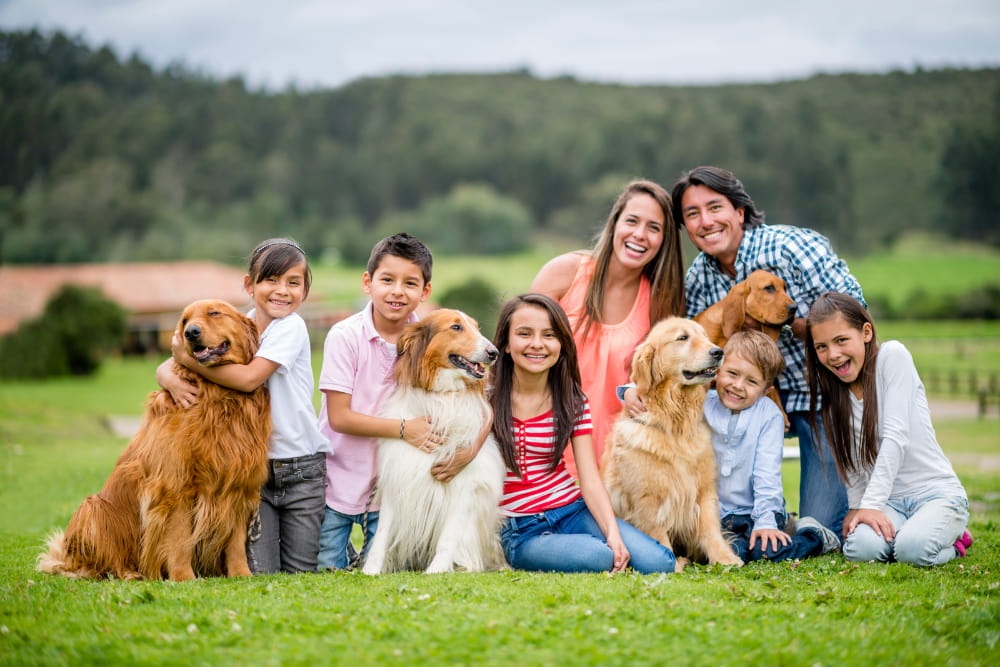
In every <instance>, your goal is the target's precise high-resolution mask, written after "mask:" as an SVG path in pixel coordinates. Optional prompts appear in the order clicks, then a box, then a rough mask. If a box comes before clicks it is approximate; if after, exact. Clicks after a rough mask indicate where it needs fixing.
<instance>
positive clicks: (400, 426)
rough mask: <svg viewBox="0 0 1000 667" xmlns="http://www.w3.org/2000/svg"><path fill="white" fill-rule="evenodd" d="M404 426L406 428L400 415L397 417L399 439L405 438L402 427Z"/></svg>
mask: <svg viewBox="0 0 1000 667" xmlns="http://www.w3.org/2000/svg"><path fill="white" fill-rule="evenodd" d="M404 428H406V420H405V419H403V418H402V417H400V418H399V439H400V440H405V439H406V438H404V437H403V429H404Z"/></svg>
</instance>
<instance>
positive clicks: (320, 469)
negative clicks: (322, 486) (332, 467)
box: [299, 462, 326, 482]
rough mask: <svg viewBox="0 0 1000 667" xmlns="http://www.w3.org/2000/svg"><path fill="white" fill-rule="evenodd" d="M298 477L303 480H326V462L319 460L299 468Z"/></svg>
mask: <svg viewBox="0 0 1000 667" xmlns="http://www.w3.org/2000/svg"><path fill="white" fill-rule="evenodd" d="M299 479H301V480H302V481H303V482H318V481H321V480H322V481H324V482H325V481H326V463H325V462H320V463H315V464H312V465H307V466H304V467H302V468H299Z"/></svg>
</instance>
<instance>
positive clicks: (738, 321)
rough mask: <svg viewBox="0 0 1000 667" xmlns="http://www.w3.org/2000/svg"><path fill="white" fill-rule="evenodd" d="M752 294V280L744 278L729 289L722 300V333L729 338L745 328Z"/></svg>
mask: <svg viewBox="0 0 1000 667" xmlns="http://www.w3.org/2000/svg"><path fill="white" fill-rule="evenodd" d="M748 296H750V281H749V280H744V281H743V282H741V283H739V284H737V285H736V286H734V287H733V289H731V290H729V294H727V295H726V298H725V299H724V300H723V302H722V335H724V336H725V337H726V339H727V340H728V339H729V338H731V337H732V335H733V334H734V333H736V332H737V331H739V330H740V329H742V328H743V323H744V322H745V321H746V318H747V297H748Z"/></svg>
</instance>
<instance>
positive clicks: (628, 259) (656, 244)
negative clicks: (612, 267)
mask: <svg viewBox="0 0 1000 667" xmlns="http://www.w3.org/2000/svg"><path fill="white" fill-rule="evenodd" d="M665 218H666V215H665V214H664V212H663V209H662V208H660V205H659V204H658V203H657V202H656V200H655V199H653V198H652V197H651V196H650V195H648V194H645V193H643V192H639V193H636V194H634V195H632V197H631V198H629V200H628V202H626V204H625V207H624V208H623V209H622V212H621V215H619V216H618V220H617V222H616V223H615V233H614V237H613V248H614V257H615V259H616V260H617V261H618V263H620V264H621V265H622V266H623V267H625V268H629V269H642V268H643V267H645V266H646V265H647V264H649V263H650V262H651V261H653V258H654V257H656V254H657V253H658V252H659V251H660V246H662V245H663V229H664V226H665V224H664V220H665Z"/></svg>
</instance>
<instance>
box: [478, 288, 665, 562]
mask: <svg viewBox="0 0 1000 667" xmlns="http://www.w3.org/2000/svg"><path fill="white" fill-rule="evenodd" d="M493 342H494V344H495V345H496V347H497V349H498V350H500V358H499V359H498V360H497V363H496V364H495V365H494V367H493V374H492V376H491V393H490V402H491V404H492V407H493V415H494V422H493V434H494V435H495V436H496V438H497V441H498V443H499V444H500V451H501V453H502V454H503V458H504V462H505V463H506V464H507V477H506V479H505V481H504V495H503V499H502V501H501V503H500V509H501V512H502V513H503V515H504V516H505V517H506V518H505V520H504V523H503V528H502V530H501V533H500V540H501V542H502V544H503V549H504V554H505V555H506V557H507V561H508V562H509V563H510V564H511V566H513V567H514V568H516V569H519V570H541V571H546V572H607V571H611V572H620V571H622V570H624V569H625V567H626V566H629V565H631V566H632V567H633V568H634V569H636V570H638V571H639V572H642V573H643V574H648V573H651V572H673V571H674V565H675V559H674V554H673V552H672V551H670V549H668V548H666V547H664V546H663V545H661V544H660V543H659V542H657V541H656V540H654V539H653V538H651V537H649V536H647V535H645V534H644V533H642V532H641V531H639V530H638V529H637V528H634V527H633V526H631V525H629V524H628V523H626V522H624V521H622V520H620V519H616V518H615V515H614V511H613V510H612V509H611V500H610V499H609V498H608V492H607V490H606V489H605V488H604V483H603V482H602V481H601V477H600V474H599V473H598V471H597V459H596V455H595V454H594V447H593V442H592V438H591V432H592V430H593V427H592V425H591V420H590V408H589V406H588V404H587V397H586V396H585V395H584V393H583V389H582V388H581V387H580V370H579V368H578V367H577V362H576V347H575V344H574V342H573V331H572V329H571V327H570V324H569V320H568V319H567V318H566V314H565V313H564V312H563V310H562V308H561V307H560V306H559V304H558V303H556V302H555V301H554V300H553V299H551V298H549V297H547V296H543V295H541V294H523V295H521V296H517V297H514V298H513V299H511V300H510V301H508V302H507V303H506V305H504V307H503V310H502V311H501V312H500V318H499V321H498V323H497V331H496V336H495V338H494V341H493ZM570 443H572V447H573V453H574V455H575V456H576V465H577V472H578V474H579V479H580V484H579V486H577V484H576V482H575V480H574V479H573V477H571V476H570V474H569V472H568V471H567V470H566V463H565V462H564V460H563V452H564V450H565V449H566V445H567V444H570Z"/></svg>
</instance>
